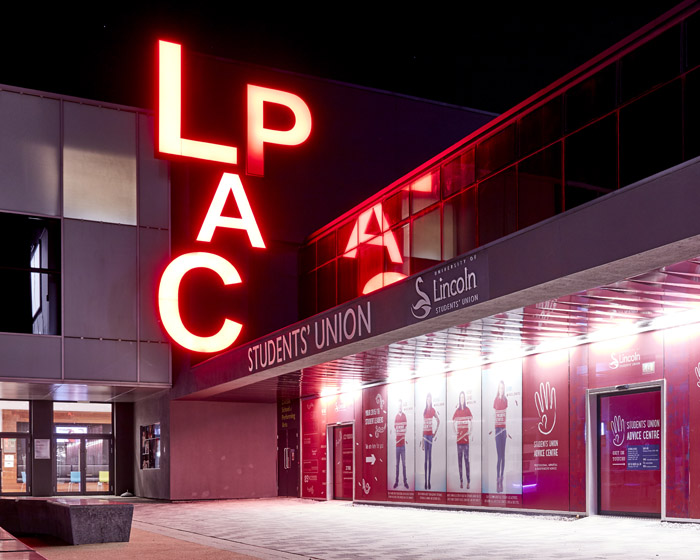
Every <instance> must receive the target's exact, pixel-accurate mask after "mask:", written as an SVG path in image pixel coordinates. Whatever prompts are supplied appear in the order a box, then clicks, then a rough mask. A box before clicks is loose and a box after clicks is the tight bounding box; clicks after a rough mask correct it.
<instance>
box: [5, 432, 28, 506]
mask: <svg viewBox="0 0 700 560" xmlns="http://www.w3.org/2000/svg"><path fill="white" fill-rule="evenodd" d="M28 449H29V438H28V437H17V436H13V437H0V472H2V476H0V494H27V493H29V483H28V477H29V470H28V469H27V456H28V453H27V450H28Z"/></svg>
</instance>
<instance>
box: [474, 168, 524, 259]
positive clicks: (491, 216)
mask: <svg viewBox="0 0 700 560" xmlns="http://www.w3.org/2000/svg"><path fill="white" fill-rule="evenodd" d="M478 189H479V190H478V192H477V194H478V200H479V245H485V244H486V243H490V242H491V241H495V240H496V239H499V238H501V237H504V236H505V235H508V234H509V233H513V232H514V231H515V230H516V225H517V210H518V202H517V200H518V199H517V196H518V192H517V178H516V175H515V169H514V168H512V167H511V168H510V169H507V170H505V171H503V172H501V173H499V174H498V175H496V176H495V177H492V178H491V179H488V180H486V181H482V182H481V183H479V187H478Z"/></svg>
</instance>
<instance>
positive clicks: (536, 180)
mask: <svg viewBox="0 0 700 560" xmlns="http://www.w3.org/2000/svg"><path fill="white" fill-rule="evenodd" d="M561 194H562V193H561V143H558V144H554V146H551V147H550V148H547V149H546V150H543V151H542V152H540V153H538V154H536V155H534V156H532V157H530V158H528V159H526V160H525V161H523V162H521V163H520V164H519V165H518V229H522V228H525V227H527V226H531V225H532V224H536V223H537V222H541V221H542V220H546V219H547V218H551V217H552V216H554V215H556V214H558V213H559V212H561V209H562V201H561Z"/></svg>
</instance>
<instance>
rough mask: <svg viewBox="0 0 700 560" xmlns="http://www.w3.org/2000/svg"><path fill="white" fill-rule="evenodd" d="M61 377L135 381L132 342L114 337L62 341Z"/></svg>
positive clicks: (134, 356) (134, 354) (134, 351)
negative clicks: (62, 360) (63, 347)
mask: <svg viewBox="0 0 700 560" xmlns="http://www.w3.org/2000/svg"><path fill="white" fill-rule="evenodd" d="M64 364H65V366H64V367H65V378H66V379H84V380H99V381H136V343H135V342H124V341H117V340H94V339H88V338H86V339H82V338H68V337H66V340H65V360H64Z"/></svg>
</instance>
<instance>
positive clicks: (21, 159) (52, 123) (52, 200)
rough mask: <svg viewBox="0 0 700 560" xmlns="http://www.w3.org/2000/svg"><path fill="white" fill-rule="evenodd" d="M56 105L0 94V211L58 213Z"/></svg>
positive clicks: (58, 122) (8, 93) (58, 159)
mask: <svg viewBox="0 0 700 560" xmlns="http://www.w3.org/2000/svg"><path fill="white" fill-rule="evenodd" d="M59 111H60V105H59V102H58V101H56V100H54V99H46V98H42V97H36V96H34V95H24V94H19V93H12V92H8V91H1V92H0V122H1V123H2V127H0V178H2V179H1V181H2V182H1V183H0V207H1V208H3V209H5V210H15V211H18V212H28V213H32V214H48V215H51V216H58V215H60V213H61V202H60V186H59V184H60V181H59V177H60V175H59V169H60V117H59Z"/></svg>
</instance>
